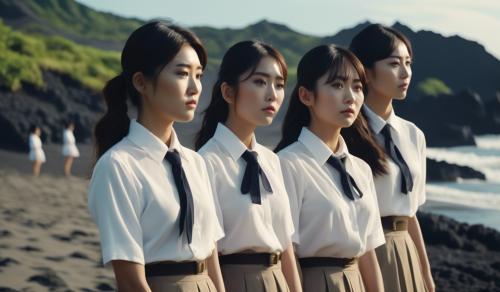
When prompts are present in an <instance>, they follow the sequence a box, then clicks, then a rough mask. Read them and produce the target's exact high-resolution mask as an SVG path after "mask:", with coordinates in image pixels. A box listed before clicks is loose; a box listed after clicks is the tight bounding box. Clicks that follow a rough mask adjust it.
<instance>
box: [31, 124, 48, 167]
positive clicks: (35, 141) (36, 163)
mask: <svg viewBox="0 0 500 292" xmlns="http://www.w3.org/2000/svg"><path fill="white" fill-rule="evenodd" d="M41 134H42V130H40V128H39V127H38V126H32V127H31V128H30V137H29V146H30V153H29V157H30V161H33V175H34V176H39V175H40V170H41V168H42V163H44V162H45V152H43V149H42V140H41V139H40V135H41Z"/></svg>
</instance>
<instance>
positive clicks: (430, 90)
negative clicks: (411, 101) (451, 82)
mask: <svg viewBox="0 0 500 292" xmlns="http://www.w3.org/2000/svg"><path fill="white" fill-rule="evenodd" d="M417 89H418V91H419V92H420V93H423V94H425V95H431V96H438V95H440V94H452V93H453V92H452V91H451V89H450V88H449V87H448V86H447V85H446V84H445V83H444V82H443V81H441V80H439V79H437V78H427V79H425V80H423V81H421V82H420V83H419V84H418V85H417Z"/></svg>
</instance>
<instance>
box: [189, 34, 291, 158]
mask: <svg viewBox="0 0 500 292" xmlns="http://www.w3.org/2000/svg"><path fill="white" fill-rule="evenodd" d="M266 56H269V57H272V58H273V59H275V60H276V62H278V64H279V65H280V67H281V71H282V74H283V78H284V79H285V81H286V79H287V72H288V69H287V66H286V63H285V58H283V55H281V53H280V52H279V51H278V50H276V49H275V48H273V47H271V46H270V45H267V44H264V43H262V42H259V41H242V42H239V43H237V44H235V45H233V46H232V47H231V48H229V50H228V51H227V52H226V54H225V55H224V57H223V58H222V63H221V65H220V69H219V74H218V77H217V81H216V82H215V84H214V86H213V89H212V99H211V100H210V104H209V105H208V107H207V109H206V110H205V111H204V115H203V122H202V126H201V129H200V130H199V131H198V133H197V135H196V139H195V149H196V150H199V149H200V148H201V147H203V145H205V143H207V141H208V140H209V139H210V138H212V136H213V135H214V133H215V129H216V128H217V124H218V123H224V122H225V121H226V119H227V117H228V114H229V105H228V103H227V102H226V100H224V98H223V97H222V91H221V85H222V84H223V83H224V82H225V83H227V84H228V85H229V86H232V87H233V88H234V90H235V91H236V92H238V84H239V82H241V80H240V79H241V77H242V75H243V74H245V73H246V72H248V71H250V73H249V74H248V75H247V76H246V77H245V78H244V79H243V81H244V80H246V79H247V78H250V76H252V74H253V73H254V72H255V70H256V69H257V66H258V65H259V63H260V60H262V58H264V57H266ZM236 95H237V94H236Z"/></svg>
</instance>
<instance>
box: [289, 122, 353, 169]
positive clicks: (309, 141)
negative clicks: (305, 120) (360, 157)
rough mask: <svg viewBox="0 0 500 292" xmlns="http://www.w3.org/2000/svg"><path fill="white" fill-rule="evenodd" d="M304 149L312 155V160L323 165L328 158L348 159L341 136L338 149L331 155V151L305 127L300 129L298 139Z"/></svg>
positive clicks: (345, 146) (347, 152)
mask: <svg viewBox="0 0 500 292" xmlns="http://www.w3.org/2000/svg"><path fill="white" fill-rule="evenodd" d="M298 140H299V141H300V142H301V143H302V144H304V146H305V147H306V149H307V150H308V151H309V152H310V153H311V154H312V156H313V157H314V159H315V160H316V161H317V162H318V163H319V164H320V165H323V164H325V162H326V161H327V160H328V158H330V156H332V155H333V156H335V157H337V158H340V159H341V158H344V157H348V154H349V151H348V150H347V145H346V143H345V141H344V138H342V136H339V142H338V143H339V148H338V150H337V151H336V152H335V153H333V151H332V150H331V149H330V148H329V147H328V146H327V145H326V144H325V142H323V141H322V140H321V139H320V138H319V137H318V136H316V134H314V133H313V132H311V130H309V129H308V128H306V127H303V128H302V131H301V132H300V135H299V139H298Z"/></svg>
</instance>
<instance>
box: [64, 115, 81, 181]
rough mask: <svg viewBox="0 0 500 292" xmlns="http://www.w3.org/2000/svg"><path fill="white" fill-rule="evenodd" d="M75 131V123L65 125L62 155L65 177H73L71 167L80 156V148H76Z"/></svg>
mask: <svg viewBox="0 0 500 292" xmlns="http://www.w3.org/2000/svg"><path fill="white" fill-rule="evenodd" d="M74 130H75V124H74V123H73V122H68V123H66V125H65V128H64V132H63V148H62V155H63V156H64V175H66V176H70V175H71V166H72V165H73V160H74V159H75V158H76V157H79V156H80V152H79V151H78V148H76V142H75V135H73V131H74Z"/></svg>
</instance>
